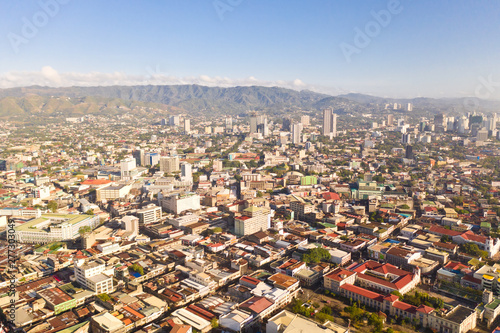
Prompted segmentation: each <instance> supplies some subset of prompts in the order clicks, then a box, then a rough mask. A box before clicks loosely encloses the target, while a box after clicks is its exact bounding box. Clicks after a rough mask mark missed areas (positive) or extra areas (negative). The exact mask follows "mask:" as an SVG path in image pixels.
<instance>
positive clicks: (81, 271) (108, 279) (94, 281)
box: [74, 261, 113, 295]
mask: <svg viewBox="0 0 500 333" xmlns="http://www.w3.org/2000/svg"><path fill="white" fill-rule="evenodd" d="M74 272H75V277H76V281H77V282H78V283H79V284H80V285H81V286H84V287H85V288H87V289H90V290H92V291H94V292H95V293H96V294H97V295H98V294H103V293H111V292H112V291H113V277H112V276H113V269H111V271H109V270H107V269H106V265H105V264H104V263H102V262H98V261H91V262H88V263H84V262H80V263H76V264H75V268H74ZM105 273H107V274H105ZM109 273H111V274H109Z"/></svg>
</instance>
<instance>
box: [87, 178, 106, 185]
mask: <svg viewBox="0 0 500 333" xmlns="http://www.w3.org/2000/svg"><path fill="white" fill-rule="evenodd" d="M109 183H111V180H107V179H87V180H85V181H83V182H82V185H104V184H109Z"/></svg>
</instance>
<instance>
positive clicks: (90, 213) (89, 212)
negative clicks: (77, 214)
mask: <svg viewBox="0 0 500 333" xmlns="http://www.w3.org/2000/svg"><path fill="white" fill-rule="evenodd" d="M85 214H87V215H94V210H93V209H89V210H88V211H86V212H85Z"/></svg>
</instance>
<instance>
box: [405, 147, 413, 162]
mask: <svg viewBox="0 0 500 333" xmlns="http://www.w3.org/2000/svg"><path fill="white" fill-rule="evenodd" d="M405 157H406V158H407V159H409V160H411V159H413V147H412V146H411V145H407V146H406V149H405Z"/></svg>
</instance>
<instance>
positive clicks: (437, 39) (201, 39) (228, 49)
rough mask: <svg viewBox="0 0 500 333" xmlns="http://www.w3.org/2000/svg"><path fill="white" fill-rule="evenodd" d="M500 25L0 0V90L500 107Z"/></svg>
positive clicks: (178, 5) (478, 14) (418, 6)
mask: <svg viewBox="0 0 500 333" xmlns="http://www.w3.org/2000/svg"><path fill="white" fill-rule="evenodd" d="M499 17H500V2H498V1H490V0H488V1H461V0H440V1H436V0H388V1H386V0H384V1H378V0H376V1H375V0H358V1H351V0H331V1H329V0H307V1H305V0H300V1H299V0H273V1H269V0H189V1H186V0H151V1H132V0H106V1H101V0H99V1H98V0H23V1H12V0H0V88H9V87H19V86H29V85H34V84H38V85H46V86H55V87H58V86H72V85H79V86H98V85H132V84H202V85H208V86H223V87H229V86H236V85H263V86H281V87H285V88H291V89H296V90H302V89H309V90H313V91H317V92H322V93H327V94H332V95H337V94H344V93H350V92H357V93H364V94H371V95H376V96H382V97H396V98H412V97H436V98H442V97H466V96H467V97H477V98H481V99H500V62H499V59H500V39H499V32H500V20H499V19H498V18H499Z"/></svg>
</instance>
